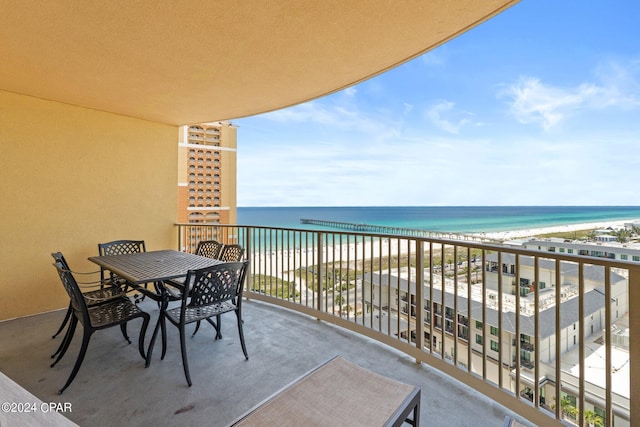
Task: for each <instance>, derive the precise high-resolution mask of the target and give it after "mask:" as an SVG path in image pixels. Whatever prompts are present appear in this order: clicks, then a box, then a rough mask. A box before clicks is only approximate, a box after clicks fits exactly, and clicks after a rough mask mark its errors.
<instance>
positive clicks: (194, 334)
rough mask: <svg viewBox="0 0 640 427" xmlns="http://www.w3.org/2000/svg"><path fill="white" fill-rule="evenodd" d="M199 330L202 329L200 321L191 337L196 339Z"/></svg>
mask: <svg viewBox="0 0 640 427" xmlns="http://www.w3.org/2000/svg"><path fill="white" fill-rule="evenodd" d="M198 329H200V321H199V320H198V322H197V323H196V329H195V331H193V334H192V335H191V336H192V337H195V336H196V334H197V333H198Z"/></svg>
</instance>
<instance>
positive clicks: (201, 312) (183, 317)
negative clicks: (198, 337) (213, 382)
mask: <svg viewBox="0 0 640 427" xmlns="http://www.w3.org/2000/svg"><path fill="white" fill-rule="evenodd" d="M248 265H249V261H244V262H228V263H223V264H218V265H214V266H213V267H207V268H202V269H199V270H191V271H189V273H188V274H187V280H186V282H185V283H186V284H187V286H189V288H190V289H191V291H190V292H183V293H182V303H181V304H180V307H174V308H170V309H166V310H165V311H164V314H165V316H166V319H168V320H169V322H170V323H171V324H173V325H174V326H176V327H177V328H178V329H179V331H180V348H181V352H182V365H183V367H184V375H185V377H186V379H187V383H188V384H189V387H191V375H190V373H189V363H188V360H187V347H186V342H185V334H186V332H185V326H186V325H187V324H189V323H193V322H198V321H200V320H206V321H207V322H209V323H210V324H211V325H212V326H213V327H214V328H215V330H216V339H217V338H218V336H219V332H220V325H219V323H215V322H214V321H213V320H211V318H212V317H214V316H215V317H218V316H220V315H222V314H224V313H228V312H235V314H236V318H237V323H238V333H239V335H240V345H241V346H242V352H243V353H244V357H245V359H249V356H248V354H247V347H246V345H245V343H244V333H243V331H242V291H243V288H244V280H245V277H246V274H247V268H248Z"/></svg>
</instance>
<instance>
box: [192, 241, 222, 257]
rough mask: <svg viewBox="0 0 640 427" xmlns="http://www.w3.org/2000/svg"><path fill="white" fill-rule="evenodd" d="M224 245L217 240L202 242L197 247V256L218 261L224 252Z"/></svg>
mask: <svg viewBox="0 0 640 427" xmlns="http://www.w3.org/2000/svg"><path fill="white" fill-rule="evenodd" d="M222 246H223V245H222V243H220V242H218V241H217V240H201V241H199V242H198V246H197V247H196V255H200V256H206V257H207V258H213V259H218V258H219V257H220V252H221V251H222Z"/></svg>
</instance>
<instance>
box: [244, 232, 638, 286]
mask: <svg viewBox="0 0 640 427" xmlns="http://www.w3.org/2000/svg"><path fill="white" fill-rule="evenodd" d="M629 222H633V220H619V221H603V222H589V223H580V224H565V225H559V226H553V227H541V228H529V229H521V230H511V231H499V232H491V233H475V234H474V235H476V236H478V237H483V238H487V239H492V240H496V241H502V242H504V241H509V240H514V239H522V238H527V237H532V236H536V235H541V234H548V233H557V232H572V231H580V230H593V229H606V228H609V227H611V228H613V229H619V228H622V227H624V224H625V223H629ZM433 249H434V250H438V249H439V245H435V246H434V248H433ZM414 251H415V242H413V241H412V240H406V239H404V238H396V237H393V236H390V237H389V238H388V239H382V240H381V241H376V242H375V243H374V244H371V242H358V243H355V242H354V243H350V244H343V245H335V246H333V245H330V246H329V247H325V250H324V251H323V256H322V261H323V262H332V261H355V260H363V259H371V258H377V257H379V256H388V255H392V256H393V255H398V254H404V253H407V252H409V253H412V252H414ZM253 262H254V263H255V265H256V269H255V273H259V274H282V273H283V272H285V271H293V269H295V268H298V267H310V266H313V265H316V264H317V262H318V258H317V254H316V250H315V248H313V247H309V248H306V249H301V248H297V249H294V248H290V249H289V250H286V249H285V250H280V251H278V252H277V253H275V252H273V253H268V252H267V253H261V254H259V255H258V256H256V257H255V258H254V259H253Z"/></svg>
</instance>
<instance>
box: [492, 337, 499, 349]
mask: <svg viewBox="0 0 640 427" xmlns="http://www.w3.org/2000/svg"><path fill="white" fill-rule="evenodd" d="M491 350H493V351H499V350H500V347H498V343H497V342H495V341H494V340H491Z"/></svg>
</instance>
